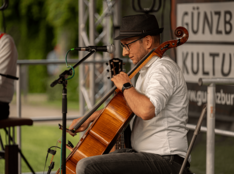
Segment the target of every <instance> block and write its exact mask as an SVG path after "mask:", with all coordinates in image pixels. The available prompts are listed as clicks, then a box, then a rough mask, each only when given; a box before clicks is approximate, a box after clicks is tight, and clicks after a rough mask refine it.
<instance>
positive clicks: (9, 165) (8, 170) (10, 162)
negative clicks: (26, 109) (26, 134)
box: [0, 118, 35, 174]
mask: <svg viewBox="0 0 234 174" xmlns="http://www.w3.org/2000/svg"><path fill="white" fill-rule="evenodd" d="M24 125H28V126H31V125H33V121H32V120H31V119H29V118H7V119H4V120H0V129H4V130H5V133H6V136H8V142H6V145H5V147H4V146H3V142H2V139H1V136H0V146H1V148H2V151H0V158H4V159H5V174H12V173H14V174H17V173H18V153H20V155H21V157H22V158H23V160H24V161H25V163H26V164H27V166H28V167H29V169H30V170H31V171H32V173H34V174H35V172H34V171H33V169H32V167H31V166H30V165H29V163H28V161H27V160H26V158H25V157H24V155H23V154H22V152H21V149H20V148H19V147H18V145H17V144H16V143H15V130H14V128H15V126H24ZM11 127H12V129H13V131H12V135H11ZM7 128H8V130H7Z"/></svg>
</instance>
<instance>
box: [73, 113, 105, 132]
mask: <svg viewBox="0 0 234 174" xmlns="http://www.w3.org/2000/svg"><path fill="white" fill-rule="evenodd" d="M102 111H103V110H102V109H101V110H98V111H95V112H94V113H93V114H92V115H91V116H90V117H89V118H88V119H87V120H86V121H85V122H84V123H83V124H82V125H81V126H80V127H79V128H78V129H77V130H76V131H75V132H76V133H77V132H82V131H85V130H86V129H87V128H88V127H89V124H90V123H91V122H93V121H94V120H95V119H96V118H97V117H98V116H99V115H100V114H101V112H102ZM82 118H83V117H80V118H77V119H74V120H73V121H72V124H71V125H70V126H69V129H70V130H72V129H74V126H75V125H76V124H77V123H78V122H79V121H80V120H81V119H82Z"/></svg>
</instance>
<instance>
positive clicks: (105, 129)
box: [56, 92, 134, 174]
mask: <svg viewBox="0 0 234 174" xmlns="http://www.w3.org/2000/svg"><path fill="white" fill-rule="evenodd" d="M133 115H134V114H133V112H132V110H131V109H130V108H129V106H128V105H127V103H126V100H125V99H124V97H123V94H122V92H118V93H117V94H116V95H115V97H114V98H113V99H112V100H111V101H110V102H109V103H108V105H107V106H106V108H105V109H104V111H103V112H102V113H101V114H100V116H99V117H98V118H97V119H96V120H95V121H94V122H93V123H92V124H91V126H90V127H89V129H88V130H87V132H86V133H85V134H84V135H83V137H82V138H81V139H80V141H79V143H78V144H77V145H76V146H75V147H74V148H73V151H72V152H71V153H70V154H69V156H68V157H67V160H66V174H75V173H76V164H77V163H78V161H79V160H81V159H82V158H86V157H89V156H96V155H102V154H106V153H109V151H110V150H111V148H112V147H113V146H114V144H115V141H116V139H117V138H118V136H119V134H120V133H121V132H122V130H123V129H124V128H125V126H127V125H128V123H129V121H130V120H131V118H132V116H133ZM59 172H60V170H58V171H57V173H56V174H59Z"/></svg>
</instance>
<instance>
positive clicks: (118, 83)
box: [111, 72, 131, 91]
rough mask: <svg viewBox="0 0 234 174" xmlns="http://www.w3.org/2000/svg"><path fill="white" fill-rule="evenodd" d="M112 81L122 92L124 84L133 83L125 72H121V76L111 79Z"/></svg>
mask: <svg viewBox="0 0 234 174" xmlns="http://www.w3.org/2000/svg"><path fill="white" fill-rule="evenodd" d="M111 81H112V82H114V84H115V86H116V87H117V88H118V89H119V90H120V91H122V87H123V84H125V83H128V82H129V83H131V81H130V78H129V77H128V75H127V74H126V73H125V72H120V73H119V74H117V75H115V76H114V77H113V78H111Z"/></svg>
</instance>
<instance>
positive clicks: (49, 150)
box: [43, 146, 61, 174]
mask: <svg viewBox="0 0 234 174" xmlns="http://www.w3.org/2000/svg"><path fill="white" fill-rule="evenodd" d="M54 147H55V148H59V149H61V148H60V147H58V146H51V147H50V148H49V149H48V151H47V154H46V160H45V165H44V170H43V174H44V172H45V167H46V162H47V159H48V155H49V153H50V152H51V148H54ZM52 151H53V150H52ZM52 153H54V155H55V153H56V151H55V152H52Z"/></svg>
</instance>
